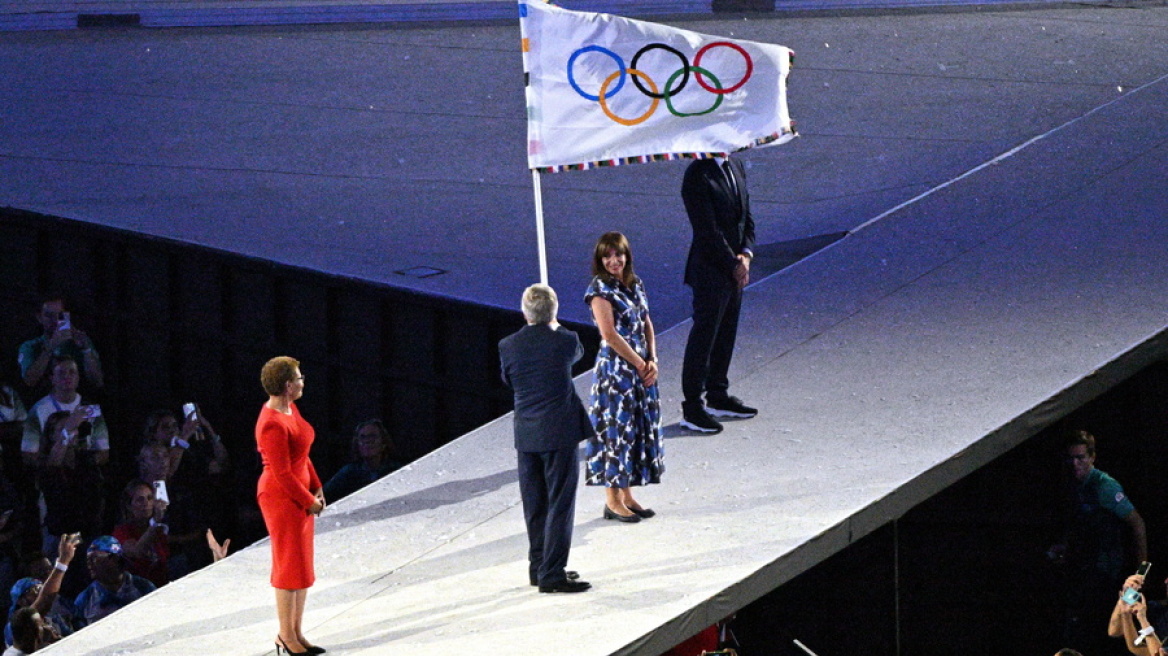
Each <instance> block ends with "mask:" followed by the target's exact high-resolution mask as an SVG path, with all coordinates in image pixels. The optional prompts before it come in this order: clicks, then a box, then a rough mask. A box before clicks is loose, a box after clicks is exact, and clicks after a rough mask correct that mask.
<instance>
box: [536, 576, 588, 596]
mask: <svg viewBox="0 0 1168 656" xmlns="http://www.w3.org/2000/svg"><path fill="white" fill-rule="evenodd" d="M591 587H592V584H591V583H589V582H588V581H579V580H577V581H569V580H568V579H564V580H563V581H560V582H559V583H553V584H552V585H541V586H539V591H540V592H565V593H570V592H584V591H585V590H587V589H588V588H591Z"/></svg>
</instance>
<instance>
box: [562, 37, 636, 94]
mask: <svg viewBox="0 0 1168 656" xmlns="http://www.w3.org/2000/svg"><path fill="white" fill-rule="evenodd" d="M586 52H599V53H601V54H604V55H608V56H609V57H612V60H613V61H615V62H616V65H617V67H618V68H620V80H619V81H618V82H617V83H616V86H615V87H613V88H612V89H610V90H609V91H608V93H606V94H604V99H605V100H608V99H609V98H611V97H613V96H614V95H616V92H618V91H620V90H621V87H623V86H624V85H625V78H626V77H627V70H628V69H626V68H625V60H623V59H621V57H620V55H618V54H616V53H615V52H613V51H611V50H609V49H608V48H602V47H600V46H584V47H583V48H580V49H579V50H577V51H576V52H574V53H572V56H571V58H569V59H568V84H571V85H572V88H573V89H575V90H576V93H578V94H580V95H581V96H584V97H585V98H587V99H588V100H591V101H592V102H600V96H593V95H589V94H587V93H584V90H583V89H581V88H580V85H578V84H576V76H575V75H572V66H573V65H574V64H575V63H576V58H577V57H579V56H580V55H582V54H584V53H586Z"/></svg>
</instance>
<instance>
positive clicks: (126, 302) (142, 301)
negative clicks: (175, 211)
mask: <svg viewBox="0 0 1168 656" xmlns="http://www.w3.org/2000/svg"><path fill="white" fill-rule="evenodd" d="M0 244H2V245H3V246H2V248H3V256H2V257H0V280H2V281H3V283H2V286H0V313H2V316H4V317H5V320H4V322H3V328H2V334H0V354H2V356H3V365H2V366H0V378H2V379H3V380H7V381H11V382H13V383H15V382H16V381H17V380H18V376H19V372H18V370H17V367H16V352H17V347H18V346H19V344H20V343H21V342H22V341H24V340H27V339H30V338H32V337H35V336H36V335H38V334H39V331H40V328H39V326H38V325H37V324H36V323H35V321H34V318H33V313H34V312H35V311H36V310H37V309H38V307H39V303H40V302H41V300H42V298H43V297H44V296H45V295H46V294H48V293H54V292H55V293H60V294H63V295H64V296H65V297H66V298H67V302H68V304H69V306H70V309H71V310H72V311H73V315H74V323H75V324H76V325H77V326H78V327H80V328H82V329H84V330H85V331H86V332H88V333H89V335H90V337H92V339H93V341H94V343H95V344H96V346H97V348H98V350H99V352H100V354H101V359H102V363H103V366H104V368H105V374H106V376H105V377H106V386H105V390H103V392H102V393H101V394H100V397H101V400H102V404H103V409H105V411H106V414H107V417H108V420H109V422H110V424H111V426H112V430H113V437H114V439H113V441H114V442H115V446H114V447H113V448H114V457H115V458H116V459H117V460H119V461H120V462H121V464H122V465H123V466H124V465H127V464H129V465H131V466H132V460H133V456H134V453H135V452H136V445H137V442H138V436H139V433H140V430H141V424H142V421H143V418H144V417H145V415H146V413H147V412H149V411H150V410H151V409H153V408H158V407H165V408H170V409H173V410H178V408H179V406H180V405H181V404H182V403H183V402H185V401H197V402H198V403H200V404H201V405H202V406H203V408H204V410H205V413H206V415H207V416H208V417H209V418H210V419H211V421H212V422H213V423H214V424H215V425H216V428H217V429H218V430H219V432H220V433H222V434H223V437H224V439H225V441H226V442H227V444H228V445H229V449H230V450H231V452H232V455H233V456H236V461H237V464H238V465H239V467H237V469H238V470H239V471H238V474H239V476H238V478H241V479H244V480H245V481H249V480H254V476H251V477H249V473H250V470H251V469H254V467H255V459H254V455H253V452H254V440H253V437H252V434H251V432H252V429H253V427H254V422H255V416H256V413H257V412H258V410H259V407H260V405H261V404H262V403H263V402H264V401H265V400H266V396H265V395H264V393H263V390H262V389H261V387H260V384H259V370H260V368H261V366H262V365H263V363H264V362H265V361H267V360H268V359H269V358H271V357H273V356H275V355H282V354H287V355H292V356H294V357H296V358H298V359H299V360H300V361H301V362H302V369H303V371H304V374H305V377H306V379H307V390H306V394H305V397H304V399H303V401H302V402H301V403H300V406H301V408H302V410H303V411H304V414H305V415H306V417H308V418H309V419H310V421H311V422H312V423H313V425H314V426H315V427H316V429H317V433H318V442H317V447H316V448H315V449H314V453H313V457H314V460H315V461H316V462H317V463H318V465H317V466H318V468H319V469H320V470H321V474H322V475H323V476H328V475H329V474H331V473H332V472H333V471H335V470H336V469H337V468H339V467H340V465H342V464H343V462H344V460H345V458H346V457H347V455H348V444H349V437H350V435H351V433H352V430H353V427H354V425H355V424H356V423H357V422H359V421H361V420H364V419H368V418H371V417H380V418H382V419H383V420H385V422H386V424H387V426H389V427H390V428H391V431H392V432H393V434H394V437H395V441H396V442H397V445H398V448H399V449H400V451H401V452H402V453H401V455H402V456H404V457H405V458H406V459H414V458H416V457H418V456H421V455H423V454H425V453H428V452H429V451H431V450H433V449H435V448H437V447H439V446H441V445H443V444H445V443H447V442H449V441H451V440H452V439H454V438H456V437H458V436H459V435H462V434H464V433H466V432H468V431H470V430H471V429H473V428H475V427H477V426H480V425H482V424H483V423H485V422H487V421H490V420H491V419H494V418H495V417H498V416H499V415H501V414H504V413H506V412H508V411H510V409H511V395H510V393H509V392H508V391H507V389H506V388H505V387H503V386H502V384H501V382H500V380H499V365H498V351H497V348H496V344H497V342H498V341H499V340H500V339H502V338H503V337H505V336H506V335H508V334H510V333H511V332H513V331H515V330H517V329H518V328H519V327H520V326H521V325H522V324H523V318H522V315H521V314H520V313H519V312H518V310H517V309H516V310H515V311H509V310H502V309H498V308H491V307H484V306H480V305H475V304H471V303H466V302H461V301H456V300H451V299H447V298H439V297H432V296H427V295H424V294H419V293H414V292H409V291H403V290H400V289H394V288H391V287H388V286H384V285H376V284H372V283H369V282H365V281H360V280H354V279H349V278H342V277H337V276H332V275H327V274H324V273H320V272H317V271H309V270H305V269H299V268H296V267H291V266H283V265H277V264H273V263H271V262H267V261H262V260H257V259H252V258H247V257H243V256H240V255H236V254H231V253H226V252H222V251H216V250H212V249H209V248H202V247H196V246H192V245H189V244H182V243H179V242H175V241H170V240H164V239H158V238H152V237H147V236H143V235H139V234H135V233H130V232H126V231H121V230H114V229H110V228H105V227H100V226H94V225H91V224H87V223H83V222H79V221H71V220H65V219H59V218H53V217H48V216H44V215H38V214H33V213H29V212H24V211H18V210H12V209H0ZM518 293H519V292H518V290H517V292H516V308H518V300H519V299H518ZM569 327H571V328H572V329H574V330H576V331H577V332H578V333H579V334H580V336H581V339H582V340H583V341H584V343H585V346H586V348H587V349H588V355H587V356H586V357H585V358H584V360H583V361H582V362H581V363H580V365H579V367H580V369H579V370H578V373H579V371H583V370H585V369H586V368H587V367H588V366H590V363H591V362H592V359H593V357H594V355H595V352H596V348H597V346H598V343H599V336H598V334H597V332H596V330H595V328H594V327H592V326H579V325H574V326H569ZM24 391H25V392H26V393H25V395H24V396H25V398H26V401H28V402H33V401H35V400H36V399H35V398H31V397H33V396H39V395H40V394H36V395H34V394H32V393H31V392H29V391H28V390H24ZM500 446H508V447H509V446H510V445H500ZM248 484H250V483H247V482H244V483H241V485H240V488H241V494H242V493H246V490H245V488H246V487H247V485H248ZM251 494H254V490H253V491H252V492H251Z"/></svg>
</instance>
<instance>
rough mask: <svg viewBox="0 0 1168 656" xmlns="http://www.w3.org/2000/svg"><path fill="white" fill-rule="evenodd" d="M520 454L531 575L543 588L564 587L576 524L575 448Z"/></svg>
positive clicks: (577, 467)
mask: <svg viewBox="0 0 1168 656" xmlns="http://www.w3.org/2000/svg"><path fill="white" fill-rule="evenodd" d="M517 453H518V454H519V494H520V496H521V497H522V498H523V518H524V520H525V521H526V522H527V543H528V547H529V548H528V553H527V558H528V563H529V564H528V567H529V574H530V576H531V578H532V579H534V580H536V581H537V582H538V583H539V584H540V585H555V584H557V583H562V582H563V581H564V580H566V579H567V575H566V574H565V573H564V568H565V567H567V566H568V550H569V549H570V548H571V546H572V524H573V523H574V522H575V520H576V483H577V480H578V479H579V477H580V472H579V471H578V470H579V466H578V464H577V458H576V447H575V446H572V447H570V448H566V449H559V450H556V451H533V452H525V451H519V452H517Z"/></svg>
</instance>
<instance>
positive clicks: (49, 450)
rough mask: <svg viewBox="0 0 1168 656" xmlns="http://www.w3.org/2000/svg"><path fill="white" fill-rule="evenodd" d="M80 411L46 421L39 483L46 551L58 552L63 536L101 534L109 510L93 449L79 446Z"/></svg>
mask: <svg viewBox="0 0 1168 656" xmlns="http://www.w3.org/2000/svg"><path fill="white" fill-rule="evenodd" d="M81 425H83V423H82V421H81V420H80V418H79V416H78V414H77V413H76V412H66V411H61V412H56V413H53V414H52V415H49V417H48V419H47V420H46V421H45V440H44V444H43V454H38V458H39V461H40V462H42V463H43V466H41V467H40V469H39V470H38V471H37V484H38V487H39V488H40V490H41V493H42V494H43V495H44V501H45V518H44V533H45V541H44V552H45V553H46V554H52V553H54V550H55V548H56V545H57V543H58V540H59V538H60V536H61V535H64V534H66V533H80V534H81V535H100V534H101V531H102V529H103V526H102V517H103V516H104V512H105V493H104V491H105V478H104V474H103V473H102V471H101V468H100V467H98V465H97V464H96V462H95V460H94V458H93V456H92V452H89V451H85V450H82V449H78V448H77V446H78V440H79V439H81V438H80V431H79V430H78V429H79V427H80V426H81Z"/></svg>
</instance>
